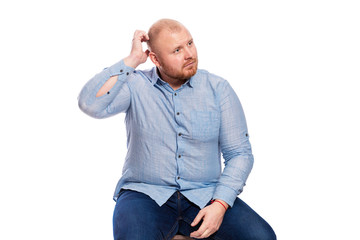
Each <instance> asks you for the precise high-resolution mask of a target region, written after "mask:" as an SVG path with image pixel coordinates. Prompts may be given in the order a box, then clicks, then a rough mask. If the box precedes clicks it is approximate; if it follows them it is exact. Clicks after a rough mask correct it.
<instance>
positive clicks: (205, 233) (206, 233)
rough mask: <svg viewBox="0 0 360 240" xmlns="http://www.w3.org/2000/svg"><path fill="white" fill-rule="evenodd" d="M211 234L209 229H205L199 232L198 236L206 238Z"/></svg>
mask: <svg viewBox="0 0 360 240" xmlns="http://www.w3.org/2000/svg"><path fill="white" fill-rule="evenodd" d="M211 234H213V233H212V232H211V231H210V230H209V229H206V230H205V232H204V233H203V234H201V236H200V237H198V238H207V237H209V236H210V235H211Z"/></svg>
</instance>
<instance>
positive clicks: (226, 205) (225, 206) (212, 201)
mask: <svg viewBox="0 0 360 240" xmlns="http://www.w3.org/2000/svg"><path fill="white" fill-rule="evenodd" d="M213 203H218V204H220V205H222V206H223V208H224V209H225V211H226V210H227V209H228V208H229V205H228V204H227V203H226V202H225V201H223V200H220V199H213V200H211V204H213Z"/></svg>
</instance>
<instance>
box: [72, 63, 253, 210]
mask: <svg viewBox="0 0 360 240" xmlns="http://www.w3.org/2000/svg"><path fill="white" fill-rule="evenodd" d="M115 75H117V76H118V80H117V82H116V84H115V85H114V86H113V88H112V89H111V90H110V91H109V92H108V93H107V94H105V95H103V96H100V97H96V93H97V92H98V91H99V89H100V88H101V87H102V86H103V84H104V83H105V82H106V81H107V80H108V79H109V78H110V77H112V76H115ZM78 100H79V107H80V108H81V110H82V111H84V112H85V113H86V114H88V115H90V116H92V117H95V118H106V117H110V116H113V115H115V114H117V113H120V112H125V113H126V117H125V122H126V130H127V148H128V151H127V155H126V159H125V163H124V165H123V170H122V176H121V178H120V180H119V182H118V184H117V186H116V189H115V193H114V200H115V201H116V200H117V198H118V197H119V193H120V190H121V189H131V190H135V191H139V192H142V193H145V194H147V195H148V196H150V197H151V198H152V199H154V200H155V201H156V202H157V203H158V205H160V206H161V205H163V204H164V203H165V202H166V201H167V200H168V199H169V198H170V196H171V195H172V194H173V193H174V192H175V191H180V192H181V193H182V194H183V195H184V196H185V197H186V198H188V199H189V200H190V201H191V202H193V203H195V204H196V205H197V206H199V207H200V208H203V207H205V206H206V204H207V203H208V202H209V201H210V200H211V199H221V200H224V201H225V202H226V203H228V204H229V205H230V206H232V205H233V203H234V201H235V199H236V197H237V195H239V194H240V193H241V192H242V190H243V187H244V186H245V182H246V179H247V178H248V175H249V173H250V171H251V169H252V166H253V155H252V152H251V145H250V142H249V134H248V130H247V125H246V120H245V116H244V112H243V109H242V106H241V104H240V101H239V99H238V97H237V95H236V93H235V92H234V90H233V89H232V88H231V86H230V84H229V83H228V82H227V81H226V80H224V79H222V78H220V77H218V76H216V75H214V74H211V73H209V72H207V71H205V70H198V71H197V73H196V74H195V75H194V76H193V77H191V78H190V79H189V80H187V81H186V82H185V83H184V84H183V85H182V86H181V87H180V88H179V89H177V90H173V89H172V88H171V86H170V85H169V84H168V83H166V82H165V81H163V80H162V79H160V77H159V76H158V74H157V70H156V68H155V67H154V68H153V69H151V70H146V71H141V70H135V69H133V68H131V67H128V66H126V65H125V64H124V62H123V61H120V62H118V63H116V64H114V65H113V66H111V67H109V68H106V69H104V70H103V71H102V72H100V73H98V74H97V75H95V76H94V77H93V78H92V79H90V80H89V82H88V83H87V84H86V85H85V86H84V87H83V89H82V91H81V92H80V95H79V98H78ZM221 153H222V155H223V159H224V168H223V169H222V166H221Z"/></svg>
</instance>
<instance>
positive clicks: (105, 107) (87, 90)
mask: <svg viewBox="0 0 360 240" xmlns="http://www.w3.org/2000/svg"><path fill="white" fill-rule="evenodd" d="M147 40H149V37H148V35H147V34H146V33H145V32H144V31H139V30H137V31H135V33H134V38H133V41H132V49H131V52H130V55H129V56H128V57H126V58H124V59H123V60H122V61H120V62H118V63H116V64H114V65H112V66H111V67H109V68H106V69H104V70H103V71H102V72H100V73H99V74H97V75H95V76H94V77H93V78H92V79H90V81H88V82H87V83H86V85H85V86H84V87H83V89H82V90H81V92H80V95H79V97H78V101H79V107H80V109H81V110H82V111H84V112H85V113H86V114H88V115H90V116H92V117H95V118H105V117H109V116H112V115H114V114H116V113H119V112H124V111H126V110H127V109H128V107H129V106H130V91H129V88H128V86H127V84H126V78H127V76H128V75H129V73H130V72H132V71H133V70H134V69H135V68H136V67H137V66H138V65H140V64H142V63H144V62H145V61H146V59H147V57H148V54H149V51H148V50H146V51H145V52H144V51H143V49H142V44H141V43H142V42H144V41H147Z"/></svg>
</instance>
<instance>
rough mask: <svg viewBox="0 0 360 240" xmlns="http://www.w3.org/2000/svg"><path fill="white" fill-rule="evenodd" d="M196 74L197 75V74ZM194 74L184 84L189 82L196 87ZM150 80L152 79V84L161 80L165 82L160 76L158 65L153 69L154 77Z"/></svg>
mask: <svg viewBox="0 0 360 240" xmlns="http://www.w3.org/2000/svg"><path fill="white" fill-rule="evenodd" d="M194 76H196V74H195V75H194ZM194 76H192V77H191V78H190V79H188V80H187V81H186V82H185V83H184V84H188V85H189V87H194ZM150 80H151V83H152V85H155V83H158V82H159V81H160V82H161V81H163V82H165V81H164V80H162V79H161V78H160V76H159V74H158V71H157V68H156V67H154V68H153V69H152V77H151V79H150Z"/></svg>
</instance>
